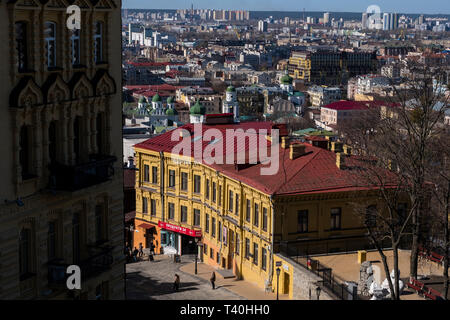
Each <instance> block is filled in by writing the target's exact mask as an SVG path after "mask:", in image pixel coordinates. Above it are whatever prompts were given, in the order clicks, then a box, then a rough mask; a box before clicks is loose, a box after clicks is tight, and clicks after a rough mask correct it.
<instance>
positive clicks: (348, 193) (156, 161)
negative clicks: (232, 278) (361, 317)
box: [134, 119, 375, 295]
mask: <svg viewBox="0 0 450 320" xmlns="http://www.w3.org/2000/svg"><path fill="white" fill-rule="evenodd" d="M207 123H208V125H203V126H202V128H201V129H200V131H198V130H197V129H196V127H195V126H196V125H193V124H188V125H185V126H183V127H181V128H179V129H175V130H178V131H179V132H178V131H172V132H168V133H165V134H162V135H160V136H157V137H155V138H152V139H149V140H147V141H145V142H142V143H140V144H137V145H135V152H136V165H137V167H138V169H139V170H138V171H137V175H136V203H137V205H136V220H135V226H136V227H137V231H138V232H137V233H136V234H135V243H134V246H138V245H139V243H143V244H144V246H147V247H149V246H150V245H151V244H153V245H155V246H156V250H155V251H156V252H157V253H164V252H165V253H168V252H170V253H178V254H184V253H195V252H197V245H198V246H199V248H198V250H199V254H200V257H201V259H202V261H203V262H205V263H207V264H209V265H212V266H215V267H217V268H221V269H228V270H232V271H233V273H234V274H235V275H236V276H237V277H238V278H241V279H245V280H248V281H250V282H253V283H255V284H256V285H257V286H259V287H260V288H269V289H270V287H271V288H275V285H274V281H276V275H275V276H274V270H275V267H274V266H275V262H276V261H275V260H276V259H278V258H275V255H274V253H277V252H286V251H287V252H288V253H290V252H296V253H297V254H313V253H325V252H338V251H346V250H355V249H357V248H364V246H365V244H366V242H367V241H366V238H365V236H364V234H365V229H364V228H363V226H362V224H361V221H360V220H359V219H358V217H356V215H355V214H354V212H353V208H352V207H351V205H350V203H351V202H352V201H369V202H370V201H371V199H372V196H369V194H368V192H367V191H365V190H364V189H363V188H361V187H357V184H356V181H358V180H357V177H356V176H355V174H354V173H353V172H352V171H351V170H345V166H346V163H348V164H350V163H351V161H350V159H351V156H350V155H349V154H345V153H342V154H341V153H335V152H333V151H330V150H326V149H321V148H317V147H313V146H310V145H302V144H296V143H294V142H292V143H291V142H290V141H289V139H288V138H287V137H286V129H285V127H284V126H282V125H281V126H279V125H278V126H277V127H275V125H273V124H272V123H270V122H255V123H248V122H247V123H242V124H238V123H228V124H223V123H222V124H213V122H212V121H208V119H207ZM274 128H278V129H280V135H281V136H282V137H281V143H280V144H276V141H273V143H274V144H275V149H274V150H275V151H274V152H276V157H274V159H277V160H278V161H279V167H278V170H276V172H274V174H273V175H261V171H260V170H261V168H263V167H266V166H267V164H262V163H257V164H251V163H249V161H246V163H245V164H216V163H213V164H208V162H205V161H194V158H192V157H190V156H188V155H186V153H183V155H179V154H178V153H176V152H175V153H174V152H173V150H174V149H173V148H174V147H175V146H176V145H177V143H178V142H174V141H172V138H173V137H178V136H180V137H181V136H183V137H184V138H186V139H188V140H187V141H188V144H189V145H190V146H191V147H192V148H193V146H194V144H195V142H197V141H200V140H201V139H202V137H203V136H205V134H206V132H207V131H208V130H209V129H215V130H219V131H220V132H221V133H222V134H225V132H226V130H237V129H243V130H248V129H254V130H255V131H256V135H258V134H264V131H263V130H269V132H270V129H274ZM234 132H238V131H234ZM172 134H173V136H172ZM242 134H244V135H245V134H247V131H244V133H242V132H241V133H237V135H238V136H239V137H242ZM251 136H252V135H251V134H248V138H249V139H251ZM171 137H172V138H171ZM238 139H239V138H238ZM267 139H269V140H272V136H271V135H270V136H267ZM225 140H226V139H225V138H224V139H222V140H221V139H220V138H217V137H215V139H214V140H213V141H214V145H222V147H223V150H224V154H226V153H227V152H229V151H231V150H230V149H228V148H229V147H228V145H227V144H225V142H224V141H225ZM189 141H190V142H189ZM210 144H211V143H208V142H205V141H203V146H204V148H206V147H205V146H206V145H210ZM254 146H255V144H253V143H248V144H247V145H246V146H244V147H242V146H241V147H239V146H238V147H237V149H236V150H233V152H234V153H236V154H238V153H241V152H245V153H248V152H251V150H254ZM205 150H206V149H205ZM333 150H335V151H336V152H338V151H340V150H341V148H338V147H336V145H333ZM345 150H346V151H347V153H349V149H348V148H346V149H345ZM274 161H275V160H274ZM345 161H348V162H345ZM373 204H375V203H373ZM161 248H162V250H161ZM287 269H288V271H286V270H285V271H284V273H283V274H282V278H281V279H282V283H283V287H282V291H281V292H282V293H286V294H290V295H292V283H293V277H292V268H291V269H290V271H289V268H287Z"/></svg>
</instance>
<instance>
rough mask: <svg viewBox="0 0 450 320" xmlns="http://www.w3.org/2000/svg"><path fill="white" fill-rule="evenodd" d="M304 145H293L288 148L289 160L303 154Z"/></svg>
mask: <svg viewBox="0 0 450 320" xmlns="http://www.w3.org/2000/svg"><path fill="white" fill-rule="evenodd" d="M305 148H306V146H305V145H304V144H299V143H293V144H291V145H290V146H289V159H291V160H294V159H297V158H298V157H300V156H302V155H304V154H305Z"/></svg>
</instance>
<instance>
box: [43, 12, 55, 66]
mask: <svg viewBox="0 0 450 320" xmlns="http://www.w3.org/2000/svg"><path fill="white" fill-rule="evenodd" d="M44 41H45V55H46V59H47V67H48V68H52V67H56V23H54V22H51V21H47V22H45V27H44Z"/></svg>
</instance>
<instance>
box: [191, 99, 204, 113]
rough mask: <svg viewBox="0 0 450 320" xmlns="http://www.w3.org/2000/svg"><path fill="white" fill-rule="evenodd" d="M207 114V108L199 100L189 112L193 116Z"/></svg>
mask: <svg viewBox="0 0 450 320" xmlns="http://www.w3.org/2000/svg"><path fill="white" fill-rule="evenodd" d="M205 112H206V108H205V107H204V106H203V105H202V104H201V103H200V102H199V101H198V100H197V102H196V103H195V104H194V105H193V106H192V107H191V109H190V110H189V113H190V114H192V115H203V114H205Z"/></svg>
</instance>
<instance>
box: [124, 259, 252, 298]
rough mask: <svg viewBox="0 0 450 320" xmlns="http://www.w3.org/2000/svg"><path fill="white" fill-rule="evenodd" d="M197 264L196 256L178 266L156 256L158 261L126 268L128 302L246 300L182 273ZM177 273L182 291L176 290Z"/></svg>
mask: <svg viewBox="0 0 450 320" xmlns="http://www.w3.org/2000/svg"><path fill="white" fill-rule="evenodd" d="M192 262H193V257H192V256H182V257H181V262H180V263H174V262H173V261H172V260H171V259H170V257H169V256H164V255H163V256H159V255H158V256H155V260H154V261H142V262H135V263H130V264H127V265H126V279H127V280H126V291H127V299H128V300H241V299H244V298H243V297H241V296H239V295H237V294H235V293H233V292H231V291H229V290H227V289H226V288H225V287H220V285H218V286H217V288H216V290H212V289H211V285H210V283H209V281H207V280H204V279H201V278H198V277H195V276H193V275H190V274H188V273H186V272H183V271H180V270H179V269H180V267H182V266H184V265H187V264H190V263H192ZM175 273H177V274H178V275H179V276H180V289H179V291H178V292H174V291H173V281H174V277H175Z"/></svg>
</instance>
